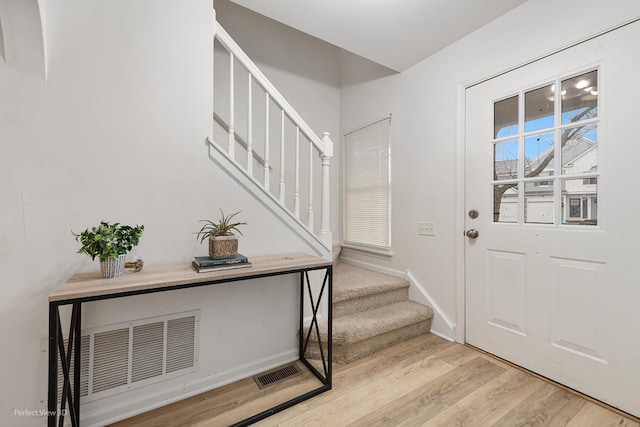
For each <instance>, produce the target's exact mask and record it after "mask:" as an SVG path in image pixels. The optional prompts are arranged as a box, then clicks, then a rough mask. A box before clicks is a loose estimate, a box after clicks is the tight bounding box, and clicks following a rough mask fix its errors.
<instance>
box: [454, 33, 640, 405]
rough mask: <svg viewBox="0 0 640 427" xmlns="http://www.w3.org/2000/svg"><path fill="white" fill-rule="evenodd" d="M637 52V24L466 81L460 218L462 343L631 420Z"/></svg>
mask: <svg viewBox="0 0 640 427" xmlns="http://www.w3.org/2000/svg"><path fill="white" fill-rule="evenodd" d="M639 46H640V23H638V22H636V23H634V24H630V25H627V26H626V27H623V28H620V29H617V30H615V31H613V32H610V33H608V34H605V35H603V36H600V37H597V38H595V39H592V40H590V41H588V42H585V43H582V44H580V45H578V46H575V47H572V48H570V49H568V50H565V51H562V52H560V53H557V54H555V55H552V56H550V57H547V58H545V59H542V60H539V61H537V62H535V63H533V64H530V65H527V66H524V67H522V68H519V69H517V70H515V71H511V72H509V73H506V74H504V75H502V76H499V77H496V78H494V79H491V80H489V81H487V82H484V83H481V84H479V85H476V86H474V87H471V88H469V89H467V92H466V210H467V212H465V217H466V230H467V235H468V236H470V237H466V258H465V259H466V266H465V268H466V271H465V275H466V296H465V298H466V325H465V328H466V341H467V342H468V343H470V344H472V345H474V346H477V347H479V348H481V349H484V350H486V351H488V352H490V353H493V354H495V355H497V356H500V357H502V358H505V359H507V360H509V361H511V362H513V363H516V364H518V365H520V366H523V367H525V368H527V369H530V370H532V371H534V372H537V373H539V374H541V375H543V376H545V377H548V378H551V379H553V380H555V381H557V382H560V383H562V384H565V385H567V386H569V387H571V388H574V389H576V390H578V391H581V392H583V393H585V394H588V395H590V396H593V397H595V398H596V399H599V400H602V401H604V402H606V403H609V404H611V405H612V406H615V407H618V408H620V409H622V410H624V411H627V412H629V413H631V414H634V415H636V416H640V308H639V307H640V275H639V272H640V221H638V218H640V80H639V76H640V73H639V72H638V70H640V47H639ZM637 172H638V173H639V175H636V173H637ZM472 210H475V211H477V212H476V213H472V212H470V211H472ZM474 230H475V231H477V237H476V233H475V232H474ZM474 237H475V238H474Z"/></svg>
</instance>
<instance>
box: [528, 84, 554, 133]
mask: <svg viewBox="0 0 640 427" xmlns="http://www.w3.org/2000/svg"><path fill="white" fill-rule="evenodd" d="M552 89H553V85H552V84H550V85H548V86H545V87H541V88H540V89H536V90H532V91H531V92H527V93H525V94H524V131H525V132H534V131H537V130H540V129H546V128H550V127H553V125H554V115H553V96H554V93H553V90H552Z"/></svg>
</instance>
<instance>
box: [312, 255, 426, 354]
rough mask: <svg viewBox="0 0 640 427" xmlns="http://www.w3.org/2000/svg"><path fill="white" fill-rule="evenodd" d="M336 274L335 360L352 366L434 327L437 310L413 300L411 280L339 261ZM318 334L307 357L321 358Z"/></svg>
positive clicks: (334, 295) (334, 306)
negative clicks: (435, 311)
mask: <svg viewBox="0 0 640 427" xmlns="http://www.w3.org/2000/svg"><path fill="white" fill-rule="evenodd" d="M336 252H338V251H336V250H335V249H334V254H335V253H336ZM333 274H334V275H333V361H334V362H336V363H343V364H346V363H351V362H353V361H355V360H358V359H360V358H363V357H365V356H368V355H370V354H373V353H376V352H378V351H380V350H382V349H385V348H387V347H391V346H392V345H395V344H398V343H400V342H403V341H406V340H408V339H411V338H414V337H416V336H419V335H423V334H426V333H428V332H429V330H430V329H431V319H432V318H433V310H432V309H431V307H427V306H424V305H422V304H419V303H417V302H413V301H409V282H408V281H406V280H404V279H402V278H398V277H393V276H389V275H386V274H382V273H377V272H374V271H371V270H367V269H364V268H360V267H356V266H354V265H351V264H347V263H339V262H338V263H337V265H335V267H334V271H333ZM320 329H321V332H320V334H321V337H322V340H323V342H324V341H325V340H326V328H324V329H325V330H324V331H323V330H322V329H323V328H322V325H321V327H320ZM313 335H314V334H311V339H310V342H309V346H308V347H307V357H309V358H318V357H319V346H318V343H317V340H314V338H316V337H314V336H313Z"/></svg>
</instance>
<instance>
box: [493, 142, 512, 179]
mask: <svg viewBox="0 0 640 427" xmlns="http://www.w3.org/2000/svg"><path fill="white" fill-rule="evenodd" d="M493 159H494V161H493V179H494V180H496V181H497V180H500V179H516V178H518V141H516V140H513V141H505V142H498V143H496V144H494V146H493Z"/></svg>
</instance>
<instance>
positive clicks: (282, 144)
mask: <svg viewBox="0 0 640 427" xmlns="http://www.w3.org/2000/svg"><path fill="white" fill-rule="evenodd" d="M284 197H285V194H284V110H280V203H282V204H283V205H284Z"/></svg>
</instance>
